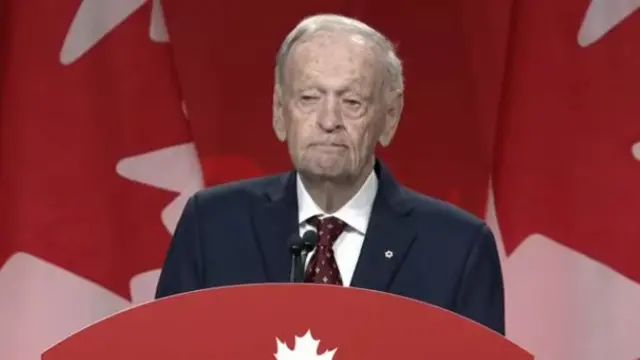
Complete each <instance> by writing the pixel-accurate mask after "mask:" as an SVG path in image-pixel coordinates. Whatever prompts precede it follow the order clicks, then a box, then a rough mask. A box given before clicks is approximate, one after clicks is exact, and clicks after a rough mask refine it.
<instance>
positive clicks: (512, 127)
mask: <svg viewBox="0 0 640 360" xmlns="http://www.w3.org/2000/svg"><path fill="white" fill-rule="evenodd" d="M252 7H253V8H252V9H251V11H248V10H249V9H247V5H246V4H244V3H241V2H225V3H224V4H221V3H219V2H205V1H201V2H198V1H190V2H185V1H179V0H164V1H163V2H162V3H161V2H160V0H154V1H146V0H121V1H108V0H83V1H80V0H66V1H60V0H57V1H54V0H31V1H22V0H3V1H0V51H1V53H0V55H1V56H0V86H1V88H0V200H1V204H2V206H0V319H2V320H1V321H0V358H2V359H12V360H13V359H15V360H35V359H38V358H39V354H40V353H41V352H42V351H43V350H44V349H46V348H47V347H48V346H50V345H51V344H53V343H55V342H57V341H59V340H61V339H62V338H64V337H65V336H67V335H68V334H70V333H71V332H73V331H76V330H78V329H79V328H81V327H83V326H85V325H86V324H89V323H91V322H93V321H96V320H98V319H100V318H102V317H104V316H106V315H109V314H112V313H114V312H116V311H119V310H121V309H124V308H127V307H129V306H131V305H132V304H136V303H139V302H141V301H147V300H150V299H151V298H152V296H153V291H154V287H155V282H156V281H157V276H158V268H159V267H160V265H161V263H162V257H163V256H164V252H165V250H166V248H167V245H168V241H169V239H170V234H171V232H172V231H173V228H174V226H175V222H176V220H177V217H178V216H179V214H180V212H181V211H182V206H183V205H184V202H185V200H186V199H187V198H188V197H189V196H190V195H191V194H193V192H195V191H197V190H198V189H200V188H202V187H203V186H207V185H212V184H217V183H221V182H226V181H230V180H235V179H241V178H246V177H251V176H257V175H261V174H270V173H273V172H277V171H281V170H286V169H287V168H288V158H287V153H286V149H285V147H284V146H283V145H282V144H280V143H278V142H277V141H276V139H275V136H273V135H272V131H271V114H270V110H271V94H272V87H273V83H272V81H273V79H272V77H273V65H274V63H273V62H274V56H275V53H276V51H277V49H278V46H279V44H280V42H281V41H282V39H283V38H284V36H285V35H286V33H287V31H288V30H290V29H291V27H292V26H293V25H295V23H296V22H297V21H299V20H300V19H301V17H303V16H306V15H310V14H314V13H317V12H337V13H342V14H345V15H349V16H354V17H357V18H360V19H362V20H364V21H366V22H369V23H370V24H372V25H373V26H375V27H377V28H379V29H381V30H382V31H383V32H385V33H386V34H388V35H389V37H390V38H391V39H392V40H393V41H394V42H395V43H396V44H398V48H399V53H400V56H401V57H402V58H403V60H404V63H405V67H406V70H405V75H406V78H407V93H406V109H405V115H404V117H403V121H402V123H401V126H400V129H399V131H398V134H397V138H396V140H395V142H394V144H392V146H391V147H390V148H389V149H385V150H384V151H383V152H381V156H382V158H383V159H384V161H386V162H387V163H388V165H389V167H390V168H391V170H392V171H393V172H394V173H395V174H396V176H397V178H398V179H399V180H400V181H402V182H404V183H406V184H407V185H409V186H410V187H413V188H415V189H417V190H420V191H423V192H425V193H428V194H430V195H432V196H436V197H439V198H442V199H445V200H447V201H450V202H453V203H455V204H458V205H459V206H461V207H464V208H466V209H468V210H470V211H472V212H474V213H475V214H477V215H479V216H486V218H487V220H488V222H489V223H490V224H491V226H492V227H493V229H494V232H495V233H496V236H497V241H498V243H499V248H500V250H501V256H502V261H503V266H504V271H505V279H506V287H507V289H506V296H507V336H508V337H509V338H510V339H512V340H513V341H514V342H516V343H517V344H519V345H521V346H523V347H524V348H526V349H527V350H529V351H531V352H532V353H534V354H535V355H536V356H537V358H540V359H551V360H555V359H580V360H599V359H607V360H618V359H620V360H626V359H633V358H637V357H640V342H639V341H638V336H639V335H638V334H640V306H638V304H640V261H638V255H637V254H640V223H638V219H637V218H638V215H637V214H639V213H640V187H638V184H640V162H639V161H640V122H639V121H638V116H639V114H640V97H639V96H640V43H639V42H638V41H637V36H636V35H637V34H638V33H639V32H640V15H638V14H637V13H636V10H637V9H638V7H640V1H637V0H619V1H606V0H591V1H589V0H567V1H562V2H558V1H553V0H540V1H536V2H532V1H525V0H519V1H518V0H495V1H464V0H451V1H446V2H442V1H427V2H422V3H420V2H413V1H408V0H400V1H395V2H393V3H390V4H387V3H383V2H377V1H372V0H329V1H324V2H322V6H320V5H314V4H311V3H306V2H300V1H295V0H284V1H281V2H280V3H279V5H278V7H277V9H273V8H272V6H271V3H269V2H264V3H262V4H260V3H255V4H254V5H252ZM266 14H269V15H266ZM266 356H268V354H267V355H266Z"/></svg>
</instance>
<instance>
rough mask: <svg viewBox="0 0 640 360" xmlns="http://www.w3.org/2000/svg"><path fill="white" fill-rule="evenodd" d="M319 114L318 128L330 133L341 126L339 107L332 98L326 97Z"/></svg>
mask: <svg viewBox="0 0 640 360" xmlns="http://www.w3.org/2000/svg"><path fill="white" fill-rule="evenodd" d="M324 103H325V104H324V106H323V108H322V111H321V112H320V114H318V115H319V116H318V126H319V127H320V128H321V129H322V130H324V131H326V132H332V131H335V130H337V129H340V128H341V127H342V126H343V123H342V116H341V114H340V107H339V106H338V104H337V101H336V100H335V99H333V97H327V98H326V101H324Z"/></svg>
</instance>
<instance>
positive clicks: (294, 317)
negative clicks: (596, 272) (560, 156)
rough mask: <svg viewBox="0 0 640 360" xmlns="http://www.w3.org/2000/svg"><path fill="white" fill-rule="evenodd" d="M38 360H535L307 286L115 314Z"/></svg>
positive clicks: (348, 292) (432, 320)
mask: <svg viewBox="0 0 640 360" xmlns="http://www.w3.org/2000/svg"><path fill="white" fill-rule="evenodd" d="M42 359H43V360H80V359H82V360H86V359H91V360H116V359H117V360H134V359H135V360H164V359H167V360H168V359H181V360H182V359H190V360H200V359H203V360H204V359H207V360H213V359H220V360H236V359H243V360H245V359H247V360H248V359H252V360H253V359H279V360H293V359H304V360H311V359H324V360H330V359H336V360H340V359H354V360H360V359H363V360H364V359H393V360H395V359H452V360H456V359H465V360H468V359H500V360H507V359H513V360H529V359H533V356H531V355H530V354H528V353H527V352H526V351H524V350H522V349H521V348H519V347H518V346H516V345H515V344H513V343H512V342H510V341H509V340H507V339H506V338H504V337H502V336H500V335H499V334H497V333H495V332H493V331H491V330H489V329H487V328H485V327H484V326H481V325H479V324H477V323H475V322H472V321H470V320H467V319H465V318H463V317H461V316H459V315H457V314H454V313H452V312H449V311H446V310H443V309H440V308H438V307H434V306H430V305H427V304H424V303H421V302H417V301H413V300H410V299H406V298H403V297H400V296H395V295H390V294H386V293H380V292H376V291H370V290H362V289H354V288H343V287H337V286H323V285H312V284H300V285H293V284H268V285H245V286H233V287H226V288H217V289H209V290H201V291H195V292H191V293H186V294H181V295H176V296H172V297H168V298H165V299H161V300H157V301H152V302H149V303H146V304H142V305H139V306H136V307H133V308H131V309H128V310H126V311H122V312H120V313H117V314H115V315H113V316H110V317H108V318H106V319H104V320H102V321H100V322H97V323H95V324H93V325H91V326H88V327H87V328H85V329H83V330H81V331H79V332H77V333H76V334H74V335H72V336H70V337H69V338H67V339H65V340H64V341H62V342H60V343H58V344H57V345H54V346H53V347H52V348H50V349H49V350H47V351H46V352H45V353H44V354H43V355H42Z"/></svg>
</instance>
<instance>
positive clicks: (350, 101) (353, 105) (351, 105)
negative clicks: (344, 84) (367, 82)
mask: <svg viewBox="0 0 640 360" xmlns="http://www.w3.org/2000/svg"><path fill="white" fill-rule="evenodd" d="M343 102H344V104H345V105H347V107H349V108H350V109H358V108H360V106H362V103H361V102H360V101H358V100H355V99H344V100H343Z"/></svg>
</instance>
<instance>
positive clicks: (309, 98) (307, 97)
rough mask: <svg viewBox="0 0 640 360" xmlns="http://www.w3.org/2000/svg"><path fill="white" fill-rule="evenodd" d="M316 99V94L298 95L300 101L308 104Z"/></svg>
mask: <svg viewBox="0 0 640 360" xmlns="http://www.w3.org/2000/svg"><path fill="white" fill-rule="evenodd" d="M317 100H318V96H316V95H302V96H300V101H301V102H302V103H307V104H309V103H313V102H315V101H317Z"/></svg>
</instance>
